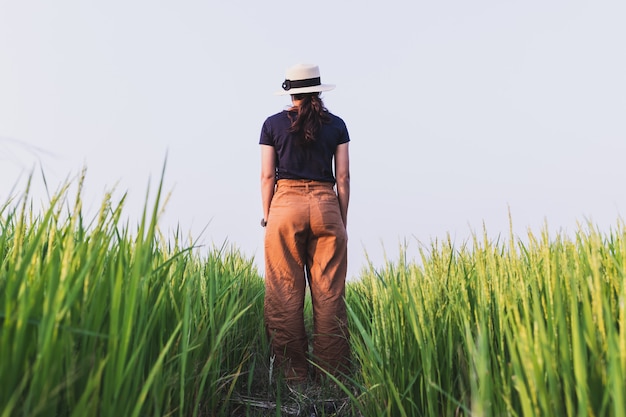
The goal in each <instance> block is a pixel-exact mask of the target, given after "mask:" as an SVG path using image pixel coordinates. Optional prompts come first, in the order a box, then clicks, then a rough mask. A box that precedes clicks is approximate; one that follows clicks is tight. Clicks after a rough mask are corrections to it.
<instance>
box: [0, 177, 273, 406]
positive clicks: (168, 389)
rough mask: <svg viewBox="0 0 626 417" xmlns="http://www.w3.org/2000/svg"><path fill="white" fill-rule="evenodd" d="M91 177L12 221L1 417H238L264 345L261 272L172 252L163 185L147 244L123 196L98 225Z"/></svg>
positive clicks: (7, 237)
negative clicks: (89, 191) (86, 209)
mask: <svg viewBox="0 0 626 417" xmlns="http://www.w3.org/2000/svg"><path fill="white" fill-rule="evenodd" d="M83 178H84V173H83V175H82V176H81V178H80V179H79V181H78V191H77V195H76V197H75V198H74V200H73V201H72V202H70V201H69V198H68V197H69V189H70V185H69V184H68V185H65V186H63V187H61V188H60V189H59V191H57V192H56V193H54V195H53V197H52V198H51V199H50V201H49V202H48V207H47V208H44V210H43V212H42V213H41V214H38V213H36V212H35V211H34V210H33V208H32V203H30V202H29V200H28V193H26V194H25V195H24V196H23V197H22V198H21V200H19V203H20V204H15V202H9V203H6V204H5V205H3V206H2V207H1V209H0V227H1V229H0V358H2V361H1V362H0V381H1V385H2V390H0V416H13V415H28V416H38V415H41V416H47V415H56V416H83V415H99V416H120V415H124V416H139V415H141V416H143V415H153V416H158V415H180V416H197V415H229V414H230V412H229V409H230V408H231V404H230V403H229V398H230V395H231V394H232V392H233V387H234V386H235V383H236V381H237V380H238V379H239V378H240V376H242V375H243V374H244V373H245V364H246V363H247V362H248V360H249V358H250V356H251V354H252V353H251V352H253V351H254V350H255V349H258V348H259V345H260V344H262V340H261V337H260V335H261V334H262V333H263V332H262V328H263V327H262V320H261V319H260V318H259V317H260V316H259V310H260V309H261V308H262V293H263V281H262V279H261V278H260V277H259V275H258V273H257V272H256V270H255V268H254V267H253V266H252V261H251V260H247V259H245V258H244V257H243V256H242V255H241V254H240V253H239V252H238V251H237V250H235V249H233V248H227V247H226V246H223V247H221V248H213V249H209V250H208V254H206V253H205V254H203V255H202V254H200V253H199V251H198V250H195V248H194V247H193V244H191V245H189V246H183V244H182V242H181V238H180V233H178V234H176V235H175V236H174V238H173V240H172V239H169V240H167V239H165V237H164V236H162V235H161V233H160V231H159V229H158V226H157V220H158V215H159V212H160V210H161V206H160V201H161V186H159V187H158V190H157V194H156V197H155V202H154V204H153V208H152V210H151V211H150V212H148V210H147V207H148V204H147V203H146V210H144V213H143V216H142V218H141V221H140V224H139V225H138V227H137V229H136V230H135V231H134V232H131V231H130V228H129V227H128V225H122V224H121V221H120V219H121V218H122V207H123V202H124V198H125V197H123V198H122V200H121V201H120V202H119V203H117V204H114V203H113V202H112V198H111V194H107V195H106V196H105V198H104V201H103V203H102V206H101V209H100V211H99V213H98V215H97V216H96V217H95V218H94V219H93V220H92V221H91V222H89V223H86V222H85V220H84V216H83V212H82V200H81V189H82V183H83V181H82V179H83ZM146 201H148V197H146Z"/></svg>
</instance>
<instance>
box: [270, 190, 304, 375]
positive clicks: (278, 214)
mask: <svg viewBox="0 0 626 417" xmlns="http://www.w3.org/2000/svg"><path fill="white" fill-rule="evenodd" d="M305 211H308V209H307V208H306V207H303V205H302V204H301V203H299V202H298V200H297V199H292V198H289V195H288V193H283V192H280V193H277V194H276V195H275V197H274V200H273V201H272V207H271V209H270V216H269V219H268V224H267V229H266V236H265V312H264V315H265V325H266V330H267V333H268V337H269V338H270V343H271V349H272V354H273V355H274V357H275V362H274V363H275V366H276V367H277V368H279V369H282V370H283V371H284V372H285V376H286V377H287V378H290V379H304V378H306V377H307V370H308V361H307V351H308V341H307V337H306V331H305V327H304V315H303V309H304V295H305V290H306V278H305V275H304V263H305V259H306V258H305V257H306V250H305V248H306V228H305V226H307V225H306V224H303V222H304V220H305V214H306V218H308V212H307V213H305Z"/></svg>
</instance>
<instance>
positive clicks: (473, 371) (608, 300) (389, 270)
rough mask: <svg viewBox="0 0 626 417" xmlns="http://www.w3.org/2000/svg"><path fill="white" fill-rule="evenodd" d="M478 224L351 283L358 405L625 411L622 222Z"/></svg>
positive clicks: (385, 412)
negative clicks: (459, 239) (503, 229)
mask: <svg viewBox="0 0 626 417" xmlns="http://www.w3.org/2000/svg"><path fill="white" fill-rule="evenodd" d="M546 230H547V228H546V229H545V230H544V231H543V232H542V233H541V235H540V236H539V237H537V236H535V235H534V234H533V233H531V232H529V234H528V238H527V239H526V241H525V242H523V241H522V240H515V239H514V238H512V237H511V238H510V239H509V240H508V241H507V242H503V241H501V240H500V239H496V240H495V241H492V240H490V239H489V238H488V237H487V233H486V232H484V233H483V235H482V238H481V239H478V238H477V237H476V236H474V237H473V239H472V240H471V241H470V243H471V244H463V245H461V247H460V248H455V247H454V245H453V244H452V243H451V241H450V240H449V239H448V240H447V241H445V242H443V243H439V242H437V241H435V242H434V243H433V244H432V246H431V247H430V248H429V249H428V250H425V249H424V248H422V249H421V250H420V257H419V262H418V261H410V262H408V261H407V254H406V248H401V250H400V253H401V256H400V260H399V261H398V262H397V263H391V262H388V263H387V264H386V265H385V266H384V267H383V268H381V269H375V268H374V267H373V266H371V265H370V267H369V269H367V270H365V271H364V272H363V274H362V279H361V280H360V281H358V282H356V283H354V284H351V285H350V286H349V291H348V293H347V301H348V305H349V313H350V322H351V334H352V339H351V340H352V345H353V353H354V356H355V361H356V362H357V363H358V369H359V371H358V373H357V375H356V377H355V379H356V380H357V381H358V382H359V384H360V386H361V388H362V393H361V394H360V395H359V397H358V399H357V401H359V402H360V405H359V408H360V409H361V410H363V414H364V415H377V416H404V415H406V416H432V415H468V416H469V415H473V416H477V415H480V416H501V415H511V416H545V415H568V416H624V415H625V414H626V408H624V401H625V400H624V398H625V397H626V391H625V384H624V382H623V381H624V376H625V371H626V342H625V338H626V335H625V334H624V333H625V332H624V330H623V329H624V317H625V316H624V313H625V311H624V309H625V307H624V304H625V301H624V300H625V298H626V297H625V296H626V294H625V291H626V290H625V289H624V277H625V275H626V269H625V265H626V246H625V245H626V243H625V242H626V229H625V228H624V226H623V224H622V223H621V222H619V223H618V227H617V228H616V229H615V230H613V231H611V232H610V233H609V234H608V236H605V235H602V234H601V233H600V232H598V231H597V230H596V229H594V228H593V227H592V226H591V225H588V226H587V228H586V229H584V228H583V227H580V228H579V230H578V231H577V233H576V234H575V236H574V237H573V238H568V237H566V236H565V235H563V234H557V235H556V237H553V238H551V237H550V236H549V234H548V232H547V231H546Z"/></svg>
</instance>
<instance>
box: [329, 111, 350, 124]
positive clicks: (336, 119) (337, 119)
mask: <svg viewBox="0 0 626 417" xmlns="http://www.w3.org/2000/svg"><path fill="white" fill-rule="evenodd" d="M328 115H329V116H330V123H331V124H333V125H336V126H344V127H345V126H346V122H344V121H343V119H342V118H341V117H339V116H337V115H336V114H334V113H331V112H328Z"/></svg>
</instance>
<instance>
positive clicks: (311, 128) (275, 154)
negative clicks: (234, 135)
mask: <svg viewBox="0 0 626 417" xmlns="http://www.w3.org/2000/svg"><path fill="white" fill-rule="evenodd" d="M286 75H287V76H286V79H285V81H284V83H283V85H282V87H283V91H281V92H279V93H277V94H280V95H287V94H289V95H291V102H292V106H291V107H290V108H289V109H287V110H284V111H282V112H280V113H277V114H275V115H273V116H270V117H268V118H267V120H265V123H264V124H263V128H262V131H261V139H260V144H261V195H262V200H263V220H262V221H261V225H262V226H264V227H266V231H265V325H266V329H267V332H268V336H269V338H270V342H271V348H272V354H273V355H274V357H275V366H278V367H279V368H280V369H282V370H283V372H284V373H285V377H286V378H287V379H289V380H295V381H304V380H305V379H306V378H307V375H308V357H307V353H308V350H309V349H308V340H307V335H306V332H305V327H304V314H303V309H304V297H305V289H306V282H307V281H308V282H309V286H310V289H311V300H312V304H313V320H314V335H313V357H312V358H311V359H312V360H313V361H314V362H315V363H316V364H317V365H319V366H321V367H322V368H323V369H325V370H327V371H328V372H330V373H333V374H335V375H338V374H340V373H345V372H346V371H347V370H348V365H349V363H348V356H349V342H348V332H347V318H346V306H345V300H344V295H345V280H346V270H347V240H348V237H347V233H346V224H347V215H348V201H349V198H350V168H349V153H348V142H349V141H350V138H349V136H348V130H347V128H346V125H345V123H344V122H343V120H342V119H341V118H339V117H337V116H335V115H333V114H332V113H330V112H329V111H328V110H327V109H326V108H325V107H324V103H323V102H322V99H321V97H320V93H321V92H322V91H328V90H332V89H333V88H334V87H335V86H334V85H328V84H322V82H321V79H320V72H319V68H318V67H317V66H315V65H296V66H294V67H292V68H289V69H288V70H287V74H286ZM333 163H334V170H333Z"/></svg>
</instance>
